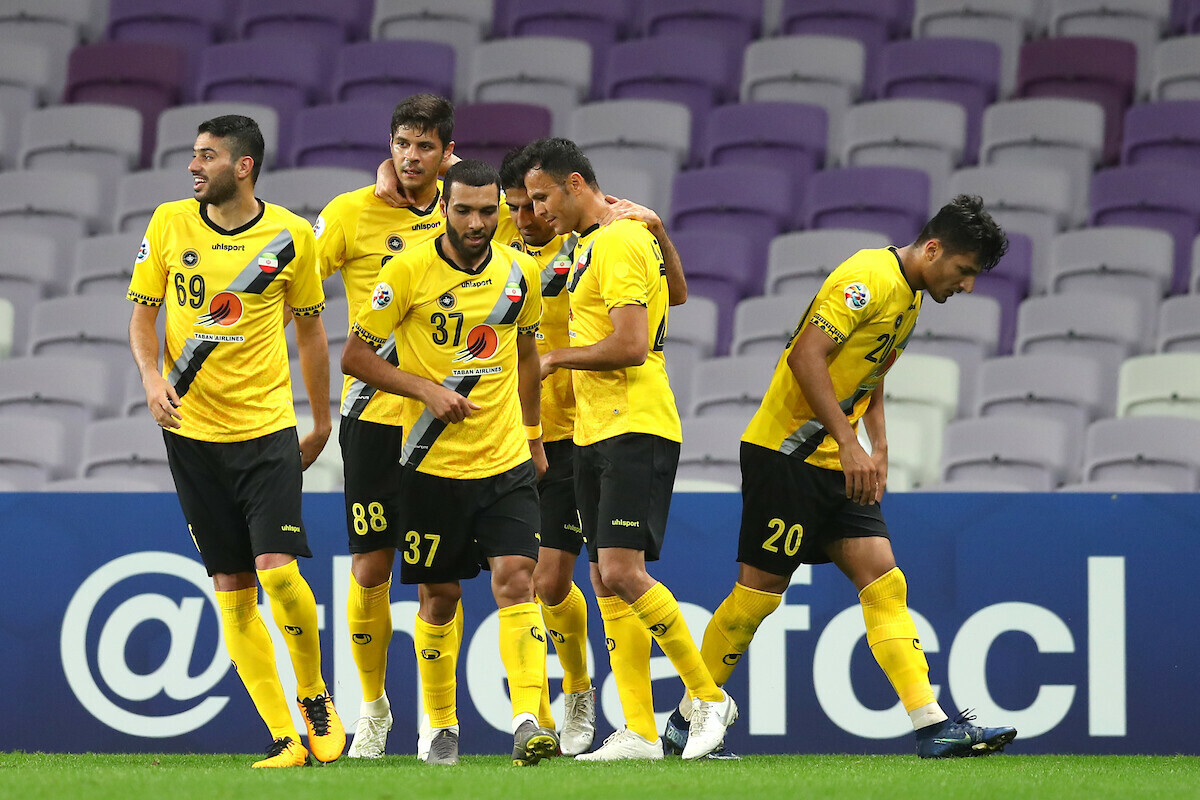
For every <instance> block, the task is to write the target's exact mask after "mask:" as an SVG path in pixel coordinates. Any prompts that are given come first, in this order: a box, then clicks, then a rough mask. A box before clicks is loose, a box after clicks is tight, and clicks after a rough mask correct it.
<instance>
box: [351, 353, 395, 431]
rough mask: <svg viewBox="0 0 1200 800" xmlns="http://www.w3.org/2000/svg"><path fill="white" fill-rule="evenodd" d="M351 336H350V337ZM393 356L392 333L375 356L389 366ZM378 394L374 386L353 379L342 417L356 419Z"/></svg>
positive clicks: (392, 361) (392, 362)
mask: <svg viewBox="0 0 1200 800" xmlns="http://www.w3.org/2000/svg"><path fill="white" fill-rule="evenodd" d="M353 335H354V334H351V336H353ZM395 354H396V334H395V333H392V334H390V335H389V336H388V338H387V341H386V342H384V343H383V346H382V347H380V348H379V349H378V350H376V351H375V355H377V356H379V357H380V358H382V359H384V360H385V361H387V362H388V363H390V364H394V363H395V361H394V359H393V356H395ZM378 393H379V390H378V389H376V388H375V387H374V386H368V385H367V384H366V383H365V382H364V381H361V380H359V379H358V378H355V379H354V380H353V381H351V382H350V388H349V390H347V392H346V399H345V401H344V402H343V403H342V416H343V417H351V418H354V419H357V418H358V417H360V416H361V415H362V413H363V412H364V411H366V410H367V404H368V403H370V402H371V399H372V398H373V397H375V395H376V394H378Z"/></svg>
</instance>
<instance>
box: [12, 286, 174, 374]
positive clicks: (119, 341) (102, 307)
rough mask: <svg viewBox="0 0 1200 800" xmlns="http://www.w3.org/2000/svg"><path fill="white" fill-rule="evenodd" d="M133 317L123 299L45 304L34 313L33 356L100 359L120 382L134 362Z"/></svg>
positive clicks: (67, 299)
mask: <svg viewBox="0 0 1200 800" xmlns="http://www.w3.org/2000/svg"><path fill="white" fill-rule="evenodd" d="M130 314H131V304H130V303H129V301H127V300H126V299H125V298H124V297H121V296H117V297H98V296H91V295H83V296H75V297H58V298H52V299H50V300H43V301H42V302H40V303H38V304H37V305H36V306H35V307H34V309H33V316H32V321H31V324H30V328H29V352H30V353H31V354H32V355H35V356H48V355H69V356H81V357H84V358H95V359H100V360H101V361H103V362H104V363H105V364H106V365H107V368H108V370H109V374H110V375H112V376H114V380H117V381H119V380H120V378H121V377H123V376H124V375H125V371H126V370H127V369H128V367H129V362H130V361H131V360H132V357H131V356H130V355H129V317H130ZM160 316H162V315H161V314H160Z"/></svg>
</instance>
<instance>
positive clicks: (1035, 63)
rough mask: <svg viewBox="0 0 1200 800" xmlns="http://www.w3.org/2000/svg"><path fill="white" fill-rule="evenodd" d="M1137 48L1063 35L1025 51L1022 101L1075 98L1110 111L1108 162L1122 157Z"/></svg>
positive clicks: (1020, 73)
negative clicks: (1123, 130)
mask: <svg viewBox="0 0 1200 800" xmlns="http://www.w3.org/2000/svg"><path fill="white" fill-rule="evenodd" d="M1136 76H1137V48H1135V47H1134V46H1133V44H1132V43H1130V42H1126V41H1121V40H1119V39H1101V38H1095V37H1088V36H1062V37H1058V38H1054V39H1043V40H1040V41H1034V42H1028V43H1027V44H1025V45H1024V46H1023V47H1022V48H1021V59H1020V65H1019V67H1018V72H1017V96H1018V97H1073V98H1076V99H1078V100H1091V101H1092V102H1095V103H1099V104H1100V105H1101V106H1102V107H1103V108H1104V163H1106V164H1112V163H1115V162H1116V161H1117V159H1118V158H1119V157H1120V155H1121V119H1122V116H1123V115H1124V113H1125V109H1126V108H1128V107H1129V104H1130V103H1132V102H1133V99H1134V94H1135V89H1136Z"/></svg>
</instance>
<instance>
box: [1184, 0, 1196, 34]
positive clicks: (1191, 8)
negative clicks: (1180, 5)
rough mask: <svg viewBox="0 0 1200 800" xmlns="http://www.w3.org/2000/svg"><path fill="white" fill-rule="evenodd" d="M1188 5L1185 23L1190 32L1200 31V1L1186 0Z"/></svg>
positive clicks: (1185, 10)
mask: <svg viewBox="0 0 1200 800" xmlns="http://www.w3.org/2000/svg"><path fill="white" fill-rule="evenodd" d="M1186 2H1187V7H1186V8H1185V9H1184V12H1183V17H1184V25H1185V30H1186V31H1187V32H1188V33H1200V2H1197V0H1186Z"/></svg>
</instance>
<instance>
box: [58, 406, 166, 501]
mask: <svg viewBox="0 0 1200 800" xmlns="http://www.w3.org/2000/svg"><path fill="white" fill-rule="evenodd" d="M163 436H164V434H163V432H162V431H161V430H159V428H158V426H157V425H154V424H153V423H152V422H151V421H150V420H148V419H105V420H98V421H96V422H93V423H91V424H90V425H88V426H87V427H85V428H84V429H83V454H82V456H81V457H80V460H79V474H78V477H80V478H109V479H112V478H121V479H125V480H136V481H145V482H147V483H152V484H154V485H155V486H157V487H158V489H159V490H160V491H172V490H174V488H175V483H174V481H173V480H172V479H171V469H170V467H169V466H168V464H167V448H166V446H165V444H164V443H163Z"/></svg>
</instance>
